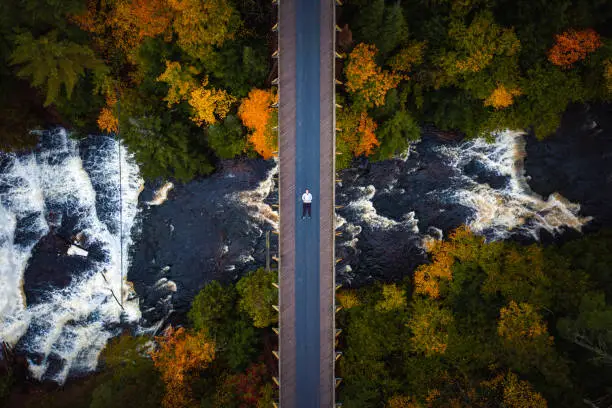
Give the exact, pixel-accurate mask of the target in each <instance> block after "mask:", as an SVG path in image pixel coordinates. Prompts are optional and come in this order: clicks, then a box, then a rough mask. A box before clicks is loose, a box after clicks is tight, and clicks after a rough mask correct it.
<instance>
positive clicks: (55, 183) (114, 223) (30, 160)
mask: <svg viewBox="0 0 612 408" xmlns="http://www.w3.org/2000/svg"><path fill="white" fill-rule="evenodd" d="M118 148H120V149H121V152H122V154H121V156H122V166H121V169H122V172H121V173H122V174H121V189H120V188H119V166H118V159H119V157H118V156H119V152H118ZM141 186H142V180H141V178H140V176H139V171H138V167H137V165H136V164H135V162H134V160H133V157H131V156H130V155H129V154H128V153H127V151H126V150H125V148H124V147H123V146H121V147H119V146H118V142H117V141H116V140H114V139H112V138H109V137H101V136H98V137H89V138H86V139H85V140H83V141H81V142H76V141H75V140H72V139H70V138H69V136H68V134H67V132H66V131H65V130H64V129H56V130H54V131H48V132H43V133H42V134H41V141H40V143H39V145H38V147H37V149H36V150H35V151H33V152H31V153H29V154H4V153H1V154H0V339H1V340H2V341H6V342H8V343H11V344H16V343H18V348H19V349H22V350H24V351H26V352H27V353H28V355H29V357H30V358H29V362H30V371H31V373H32V374H33V376H34V377H36V378H38V379H43V378H45V379H52V380H55V381H57V382H59V383H62V382H63V381H65V379H66V377H67V376H68V375H69V374H73V373H79V372H86V371H91V370H93V369H95V368H96V366H97V360H98V355H99V353H100V351H101V349H102V348H103V347H104V346H105V345H106V342H107V341H108V339H109V338H110V337H112V336H114V335H116V334H118V331H119V330H120V328H119V324H120V323H126V322H127V323H129V322H137V321H138V319H139V318H140V310H139V307H138V302H137V301H134V300H131V301H130V300H127V299H128V298H130V295H131V292H132V290H131V286H130V285H129V282H127V281H126V277H127V271H128V266H129V262H128V260H127V254H128V249H129V247H130V245H131V234H130V232H131V227H132V225H133V223H134V219H135V217H136V214H137V211H138V210H137V203H138V195H139V193H140V189H141ZM119 191H121V192H122V196H121V197H120V195H119ZM120 203H122V204H123V205H122V206H121V205H120ZM49 232H52V233H53V234H57V235H58V236H60V235H61V236H64V237H71V240H72V241H73V242H76V243H77V244H78V246H80V247H83V248H84V249H85V250H86V252H87V257H86V258H83V261H82V262H81V264H82V265H83V267H82V268H78V269H75V270H74V271H73V270H70V271H68V275H69V276H70V279H69V282H68V283H67V284H66V285H64V286H62V287H53V286H52V285H49V287H48V290H45V291H44V293H41V294H39V295H38V296H36V299H35V301H33V302H29V299H26V296H25V294H24V289H23V288H24V285H25V287H26V289H27V287H28V282H27V281H24V274H25V272H26V268H27V265H28V261H29V260H30V258H31V256H32V254H33V251H34V249H35V247H36V245H37V244H38V243H39V242H40V240H41V239H42V238H43V237H45V236H46V235H47V234H48V233H49ZM121 253H123V255H124V262H123V269H121ZM58 256H66V257H69V255H67V254H66V253H64V254H61V255H60V254H58ZM122 275H123V277H124V281H123V282H122V281H121V276H122ZM122 288H123V292H122ZM111 291H112V293H111ZM113 293H114V294H115V296H116V297H117V298H118V299H123V303H124V304H123V306H124V310H122V309H121V307H120V306H119V304H118V303H117V302H116V301H115V300H114V298H113Z"/></svg>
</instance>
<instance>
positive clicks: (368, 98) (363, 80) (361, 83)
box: [344, 43, 401, 108]
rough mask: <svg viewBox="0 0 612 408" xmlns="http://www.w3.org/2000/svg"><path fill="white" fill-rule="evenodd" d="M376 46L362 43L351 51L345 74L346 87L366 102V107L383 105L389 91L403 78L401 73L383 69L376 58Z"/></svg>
mask: <svg viewBox="0 0 612 408" xmlns="http://www.w3.org/2000/svg"><path fill="white" fill-rule="evenodd" d="M377 52H378V50H377V49H376V46H374V45H371V44H364V43H361V44H359V45H357V46H356V47H355V48H354V49H353V51H351V53H350V55H349V58H348V62H347V64H346V67H345V68H344V75H345V76H346V88H347V90H348V91H349V92H351V93H353V94H355V95H356V96H357V97H358V98H360V99H361V100H362V101H363V103H364V108H369V107H373V106H382V105H384V103H385V96H386V95H387V92H388V91H389V90H390V89H392V88H395V87H396V86H397V85H398V84H399V82H400V79H401V76H400V75H399V74H395V73H391V72H388V71H383V70H382V69H381V68H380V67H379V66H378V65H377V64H376V61H375V60H374V58H375V57H376V53H377Z"/></svg>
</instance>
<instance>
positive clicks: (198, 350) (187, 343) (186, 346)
mask: <svg viewBox="0 0 612 408" xmlns="http://www.w3.org/2000/svg"><path fill="white" fill-rule="evenodd" d="M156 340H157V341H158V343H159V349H158V350H156V351H154V352H153V353H151V357H152V358H153V362H154V363H155V367H156V368H157V369H158V370H159V371H160V373H161V376H162V379H163V381H164V383H165V385H166V392H165V395H164V398H163V401H162V406H163V407H164V408H180V407H187V406H189V405H191V404H192V401H193V398H192V396H191V390H190V387H189V385H188V381H189V377H190V376H191V374H192V372H193V371H198V370H203V369H204V368H206V366H208V364H210V363H211V362H212V361H213V360H214V358H215V345H214V343H213V342H211V341H209V340H208V339H207V337H206V336H205V334H204V333H202V332H196V333H194V334H192V333H189V332H187V331H186V330H185V329H184V328H182V327H181V328H178V329H173V328H172V326H170V327H169V328H168V329H167V330H166V333H165V335H164V336H159V337H156Z"/></svg>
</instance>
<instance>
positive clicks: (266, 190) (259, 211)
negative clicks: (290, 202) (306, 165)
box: [230, 159, 279, 230]
mask: <svg viewBox="0 0 612 408" xmlns="http://www.w3.org/2000/svg"><path fill="white" fill-rule="evenodd" d="M274 160H275V166H274V167H272V168H271V169H270V171H268V173H267V174H266V177H265V178H264V179H263V180H262V181H261V182H259V183H258V184H257V186H256V187H255V188H254V189H252V190H245V191H241V192H239V193H235V194H232V196H231V197H230V199H232V200H234V201H236V202H240V203H242V204H243V205H246V206H247V207H249V208H250V209H251V210H252V211H250V214H251V215H252V216H253V217H254V218H255V219H256V220H257V221H258V222H260V223H262V224H268V225H270V226H271V227H272V229H274V230H278V220H279V214H278V211H276V210H274V209H273V208H272V206H270V205H269V204H266V203H265V202H264V200H265V199H266V198H268V196H269V195H270V194H271V193H272V191H274V189H275V186H276V183H275V181H274V176H276V175H277V174H278V170H279V165H278V159H274Z"/></svg>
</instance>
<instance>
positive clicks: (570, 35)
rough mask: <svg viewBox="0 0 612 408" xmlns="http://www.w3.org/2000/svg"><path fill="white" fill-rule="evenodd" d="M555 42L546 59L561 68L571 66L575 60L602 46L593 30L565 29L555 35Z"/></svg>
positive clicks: (581, 58) (583, 57)
mask: <svg viewBox="0 0 612 408" xmlns="http://www.w3.org/2000/svg"><path fill="white" fill-rule="evenodd" d="M555 40H556V41H555V44H554V45H553V46H552V48H551V49H550V50H549V51H548V60H549V61H550V62H552V63H553V64H555V65H558V66H560V67H561V68H571V66H572V65H573V64H574V63H575V62H577V61H581V60H583V59H585V58H586V56H587V55H588V54H589V53H591V52H593V51H595V50H597V49H598V48H599V47H601V46H602V42H601V38H600V36H599V34H597V32H595V30H593V29H590V28H587V29H586V30H581V31H577V30H567V31H564V32H563V33H562V34H557V35H555Z"/></svg>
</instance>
